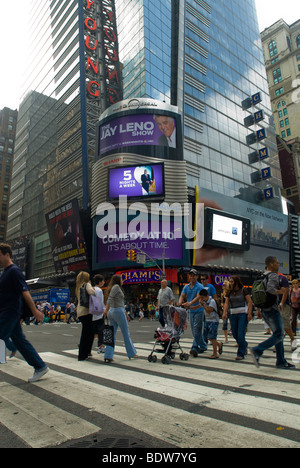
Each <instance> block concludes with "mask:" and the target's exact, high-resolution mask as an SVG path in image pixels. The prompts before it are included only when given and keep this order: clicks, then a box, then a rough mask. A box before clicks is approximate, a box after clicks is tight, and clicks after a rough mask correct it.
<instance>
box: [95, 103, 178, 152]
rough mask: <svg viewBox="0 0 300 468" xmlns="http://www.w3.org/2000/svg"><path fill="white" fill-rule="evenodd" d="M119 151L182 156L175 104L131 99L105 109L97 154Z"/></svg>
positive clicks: (98, 136)
mask: <svg viewBox="0 0 300 468" xmlns="http://www.w3.org/2000/svg"><path fill="white" fill-rule="evenodd" d="M118 153H131V154H139V155H144V156H149V157H159V158H161V159H179V160H183V139H182V127H181V116H180V115H179V114H178V108H177V107H174V106H170V105H167V104H165V103H163V102H161V101H156V100H153V99H147V100H143V99H131V100H126V101H121V102H119V103H118V104H116V105H114V106H112V107H111V108H110V109H108V110H107V111H105V112H104V113H103V114H102V116H101V118H100V121H99V124H98V129H97V156H98V158H102V157H104V156H107V155H109V154H118Z"/></svg>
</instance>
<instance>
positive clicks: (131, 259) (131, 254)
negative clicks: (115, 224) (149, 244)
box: [126, 250, 137, 262]
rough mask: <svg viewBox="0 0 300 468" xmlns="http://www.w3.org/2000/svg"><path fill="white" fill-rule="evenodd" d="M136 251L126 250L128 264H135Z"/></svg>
mask: <svg viewBox="0 0 300 468" xmlns="http://www.w3.org/2000/svg"><path fill="white" fill-rule="evenodd" d="M136 255H137V253H136V251H135V250H128V251H127V256H126V257H127V260H128V262H136Z"/></svg>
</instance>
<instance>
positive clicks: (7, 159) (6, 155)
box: [0, 107, 18, 242]
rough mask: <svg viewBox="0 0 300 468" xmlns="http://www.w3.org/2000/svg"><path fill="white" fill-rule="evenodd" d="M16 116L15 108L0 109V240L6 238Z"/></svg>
mask: <svg viewBox="0 0 300 468" xmlns="http://www.w3.org/2000/svg"><path fill="white" fill-rule="evenodd" d="M17 118H18V111H17V110H12V109H9V108H8V107H5V108H4V109H2V110H1V111H0V200H1V203H0V242H2V241H4V240H6V231H7V215H8V206H9V195H10V186H11V176H12V168H13V155H14V147H15V139H16V126H17Z"/></svg>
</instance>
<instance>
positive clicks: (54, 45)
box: [8, 0, 281, 277]
mask: <svg viewBox="0 0 300 468" xmlns="http://www.w3.org/2000/svg"><path fill="white" fill-rule="evenodd" d="M101 7H102V10H101ZM110 7H112V8H113V9H114V8H115V14H116V20H117V33H118V37H117V38H116V34H115V32H114V30H113V29H112V26H110V21H112V19H113V18H114V10H111V13H110V14H107V11H108V9H109V8H110ZM30 17H31V24H30V32H31V38H32V52H31V56H30V58H29V60H28V70H27V72H26V77H27V78H26V80H25V82H24V93H23V96H22V103H21V106H20V112H19V120H18V127H17V137H16V147H15V155H14V169H13V179H12V189H11V197H10V208H9V217H8V239H15V238H16V237H19V236H31V238H32V244H31V264H32V268H31V270H30V275H31V276H33V277H38V276H45V275H48V274H51V273H54V265H53V258H52V252H51V245H50V240H49V235H48V231H47V226H46V221H45V214H46V213H49V212H51V211H52V210H55V209H56V208H57V207H59V206H61V205H63V204H65V203H68V201H70V200H72V199H77V200H78V202H79V207H80V208H83V209H85V210H86V211H87V209H88V208H89V203H90V180H91V171H92V166H93V163H94V161H95V144H96V138H95V126H96V123H97V121H98V119H99V117H100V115H101V112H103V110H105V106H104V107H103V104H102V102H103V101H105V96H104V95H103V94H104V91H103V89H102V87H101V83H102V82H101V81H100V80H101V79H103V80H104V83H108V86H109V89H110V93H111V94H110V100H111V103H113V97H114V96H115V95H116V94H117V93H116V90H115V88H114V84H116V83H118V84H120V83H119V82H120V81H121V79H120V77H119V75H118V73H117V72H116V70H114V68H112V64H113V63H114V62H116V63H117V62H118V61H120V63H121V69H122V86H123V96H122V97H123V98H124V99H130V98H143V97H148V98H152V99H156V100H160V101H164V102H166V103H167V104H171V105H174V106H177V107H178V109H179V113H180V114H181V115H182V122H183V129H184V154H183V159H184V160H185V161H186V162H187V183H188V188H189V191H190V195H191V196H192V197H193V196H194V188H195V186H199V187H200V188H201V189H206V190H209V191H213V192H215V193H218V194H221V195H226V196H228V197H236V198H239V199H241V200H246V201H249V202H253V203H256V202H258V195H259V194H260V193H261V192H260V190H261V189H262V188H264V187H265V186H266V182H258V183H256V184H255V185H253V184H252V183H251V174H252V173H253V172H254V171H257V170H258V169H259V170H261V169H262V168H263V167H265V166H266V165H268V166H271V167H272V179H270V180H268V181H267V183H268V184H270V185H272V186H273V188H274V194H275V197H274V198H273V199H271V200H268V201H262V200H259V203H260V204H262V205H265V206H266V207H268V208H270V209H273V210H277V211H280V210H281V200H280V189H279V188H280V184H281V180H280V172H279V164H278V158H277V150H276V139H275V132H274V126H273V119H272V113H271V106H270V100H269V95H268V85H267V80H266V72H265V67H264V58H263V52H262V47H261V42H260V34H259V28H258V22H257V17H256V10H255V2H254V0H244V1H243V2H238V1H236V0H226V1H225V0H224V1H223V0H214V1H212V0H188V1H183V0H155V1H154V0H143V1H142V0H115V1H113V0H98V1H97V0H95V1H94V2H91V1H90V0H89V1H87V0H51V1H50V0H49V1H46V2H42V3H38V4H37V3H36V2H35V1H32V6H31V12H30ZM101 24H102V31H101V30H100V29H101V26H99V25H101ZM103 25H104V26H103ZM101 34H102V35H101ZM105 41H106V42H105ZM117 41H118V51H117V47H114V46H115V44H116V43H117ZM103 44H104V45H103ZM110 46H111V47H110ZM98 49H99V50H100V49H101V51H102V52H101V53H102V58H103V53H104V56H105V54H106V56H107V57H108V59H110V61H111V63H110V64H108V65H107V64H106V63H105V61H104V62H103V61H101V59H100V58H99V57H100V56H101V54H100V53H99V54H98V53H97V50H98ZM107 57H106V58H107ZM117 59H118V60H117ZM84 60H86V62H85V63H84ZM103 77H104V78H103ZM87 80H90V81H89V84H88V86H87ZM114 80H115V83H113V82H114ZM257 92H260V93H261V95H262V103H261V104H260V107H259V108H261V109H263V110H264V113H265V119H264V121H263V122H262V123H261V124H259V127H258V128H260V127H263V128H265V129H266V131H267V139H266V140H265V141H264V142H263V144H259V143H257V144H255V145H254V146H253V147H251V148H250V147H249V146H247V143H246V137H247V135H249V133H250V131H251V130H249V129H247V128H246V127H245V125H244V118H245V117H247V115H249V112H248V111H244V110H243V109H242V104H241V103H242V101H243V100H245V99H246V98H248V97H249V96H251V95H253V94H254V93H257ZM121 94H122V93H120V95H119V96H120V98H122V97H121ZM106 100H107V101H109V99H107V96H106ZM87 116H88V118H87ZM262 145H263V146H267V147H268V150H269V154H270V159H269V160H268V163H267V164H266V163H264V162H260V163H258V165H256V166H253V165H250V164H249V160H248V155H249V153H251V152H252V151H254V150H256V149H259V148H260V147H261V146H262Z"/></svg>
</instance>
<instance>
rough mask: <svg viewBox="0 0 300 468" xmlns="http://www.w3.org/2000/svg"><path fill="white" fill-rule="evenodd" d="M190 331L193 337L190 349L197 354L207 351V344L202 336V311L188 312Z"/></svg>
mask: <svg viewBox="0 0 300 468" xmlns="http://www.w3.org/2000/svg"><path fill="white" fill-rule="evenodd" d="M190 321H191V329H192V334H193V337H194V341H193V346H192V349H193V350H194V351H196V353H199V352H200V351H206V350H207V344H206V342H205V340H204V336H203V326H204V311H202V310H200V311H194V310H190Z"/></svg>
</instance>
